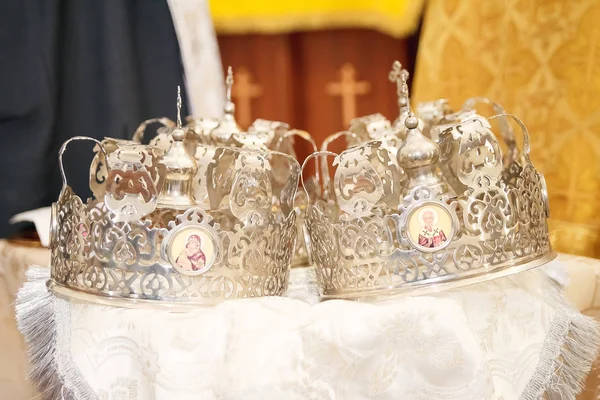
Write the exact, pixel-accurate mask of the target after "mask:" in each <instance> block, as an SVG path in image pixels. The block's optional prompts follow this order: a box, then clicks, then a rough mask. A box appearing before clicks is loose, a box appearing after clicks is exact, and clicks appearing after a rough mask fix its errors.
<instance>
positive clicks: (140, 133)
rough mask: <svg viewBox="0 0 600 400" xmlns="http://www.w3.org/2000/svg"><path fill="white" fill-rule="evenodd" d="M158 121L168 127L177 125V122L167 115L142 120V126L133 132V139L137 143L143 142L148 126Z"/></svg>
mask: <svg viewBox="0 0 600 400" xmlns="http://www.w3.org/2000/svg"><path fill="white" fill-rule="evenodd" d="M156 122H158V123H159V124H161V125H162V126H164V127H166V128H174V127H175V122H173V121H171V120H170V119H169V118H167V117H160V118H151V119H147V120H145V121H144V122H142V123H141V124H140V126H138V127H137V129H136V130H135V132H133V136H132V137H131V140H132V141H134V142H136V143H142V140H144V134H145V133H146V129H147V128H148V125H150V124H154V123H156Z"/></svg>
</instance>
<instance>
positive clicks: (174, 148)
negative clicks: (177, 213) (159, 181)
mask: <svg viewBox="0 0 600 400" xmlns="http://www.w3.org/2000/svg"><path fill="white" fill-rule="evenodd" d="M181 105H182V101H181V88H180V87H179V86H177V127H176V128H175V129H173V132H171V136H172V137H173V144H172V145H171V147H170V148H169V150H168V151H167V152H166V153H165V155H164V156H163V158H162V159H161V160H160V163H161V164H162V165H164V167H165V178H164V182H163V185H162V188H161V191H160V194H159V195H158V205H157V207H158V208H174V209H178V208H186V207H191V206H193V205H194V204H195V200H194V196H193V194H192V183H193V182H192V181H193V179H194V176H195V175H196V172H198V162H197V161H196V159H195V158H194V157H192V156H191V155H190V153H189V152H188V151H187V149H186V148H185V144H184V142H183V140H184V139H185V130H184V129H183V128H182V126H181Z"/></svg>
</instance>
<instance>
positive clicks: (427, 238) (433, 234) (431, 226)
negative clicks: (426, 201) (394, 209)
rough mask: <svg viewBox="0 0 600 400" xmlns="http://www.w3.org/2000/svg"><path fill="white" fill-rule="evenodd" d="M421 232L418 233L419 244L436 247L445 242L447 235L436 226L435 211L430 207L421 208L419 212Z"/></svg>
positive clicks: (436, 217) (437, 218) (436, 215)
mask: <svg viewBox="0 0 600 400" xmlns="http://www.w3.org/2000/svg"><path fill="white" fill-rule="evenodd" d="M419 220H420V222H421V226H422V229H421V232H420V233H419V246H423V247H429V248H436V247H438V246H440V245H442V244H444V243H446V240H447V236H446V233H445V232H444V231H443V229H442V228H440V227H438V220H439V217H438V214H437V211H436V210H435V209H433V208H431V207H427V208H425V209H423V210H422V211H421V212H420V213H419Z"/></svg>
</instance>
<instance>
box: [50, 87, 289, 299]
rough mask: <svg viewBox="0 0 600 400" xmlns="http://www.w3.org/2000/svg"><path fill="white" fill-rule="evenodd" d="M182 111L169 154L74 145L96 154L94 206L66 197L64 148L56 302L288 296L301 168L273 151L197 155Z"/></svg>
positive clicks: (56, 221)
mask: <svg viewBox="0 0 600 400" xmlns="http://www.w3.org/2000/svg"><path fill="white" fill-rule="evenodd" d="M180 107H181V98H180V97H179V96H178V118H177V123H176V124H175V129H171V130H169V132H168V133H167V134H168V135H169V137H168V138H167V137H164V136H163V139H166V140H165V141H163V143H168V145H162V146H161V145H158V144H157V143H154V144H151V145H143V144H140V143H137V142H136V141H125V140H116V139H110V138H107V139H105V140H103V141H102V142H101V143H100V142H98V141H96V140H95V139H90V138H85V137H77V138H73V139H71V140H79V139H87V140H93V141H94V142H96V147H95V150H96V156H95V158H94V160H93V162H92V166H91V173H90V188H91V190H92V192H93V195H94V196H93V197H92V198H90V199H88V200H87V201H85V202H84V201H83V200H82V199H81V198H80V197H78V196H77V195H75V194H74V193H73V191H72V190H71V188H70V187H69V186H68V185H67V180H66V177H65V174H64V171H63V169H62V155H63V153H64V151H65V149H66V147H67V145H68V143H69V142H70V141H71V140H69V141H67V142H65V143H64V145H63V146H62V148H61V150H60V154H59V159H60V164H61V165H60V167H61V171H62V175H63V183H64V186H63V189H62V191H61V194H60V197H59V199H58V201H57V202H56V203H55V204H53V217H52V243H51V250H52V269H51V276H52V281H51V284H52V287H53V288H54V289H55V290H57V291H69V293H70V294H71V295H72V294H73V293H77V292H80V293H81V292H82V293H86V294H93V295H99V296H106V297H109V298H113V299H114V298H120V299H133V300H164V301H170V302H184V303H207V304H210V303H215V302H218V301H221V300H225V299H231V298H243V297H256V296H268V295H281V294H283V293H284V292H285V290H286V289H287V283H288V276H289V268H290V265H291V262H292V257H293V248H294V245H295V240H296V233H297V227H296V212H295V209H294V198H295V195H296V190H297V188H298V179H299V173H300V166H299V164H298V162H297V161H296V160H295V159H294V158H293V157H290V156H289V155H286V154H284V153H281V152H276V151H272V150H265V149H263V150H260V151H259V150H256V149H244V148H232V147H221V146H207V145H205V144H203V143H201V142H200V141H198V140H196V138H194V137H191V138H190V141H191V144H190V143H189V142H187V138H186V131H185V130H184V129H183V128H182V126H181V119H180V117H179V109H180ZM190 148H192V149H193V152H191V153H190V151H189V149H190ZM191 154H193V156H192V155H191ZM274 165H277V166H279V167H278V171H277V173H275V171H274V167H273V166H274Z"/></svg>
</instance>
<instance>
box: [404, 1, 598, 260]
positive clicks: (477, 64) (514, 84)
mask: <svg viewBox="0 0 600 400" xmlns="http://www.w3.org/2000/svg"><path fill="white" fill-rule="evenodd" d="M413 88H414V91H413V94H414V100H415V101H423V100H430V99H436V98H448V99H449V100H450V103H451V105H452V106H453V107H454V108H458V107H460V106H461V105H462V102H463V101H464V100H465V99H467V98H469V97H473V96H486V97H489V98H491V99H493V100H495V101H497V102H499V103H500V104H502V105H503V106H504V107H505V109H506V110H507V112H509V113H512V114H515V115H516V116H518V117H519V118H521V119H522V120H523V121H524V122H525V124H526V125H527V127H528V130H529V134H530V136H531V143H532V159H533V162H534V164H535V165H536V167H537V168H538V170H540V171H541V172H542V173H543V174H544V175H545V177H546V181H547V184H548V191H549V195H550V209H551V220H550V229H551V232H552V233H551V236H552V241H553V245H554V247H555V249H556V250H558V251H563V252H569V253H575V254H580V255H587V256H593V257H600V246H599V245H600V180H599V178H598V176H599V173H600V107H599V105H600V0H578V1H572V0H483V1H482V0H430V1H429V3H428V9H427V11H426V15H425V21H424V26H423V32H422V36H421V41H420V43H419V54H418V57H417V64H416V72H415V82H414V85H413Z"/></svg>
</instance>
